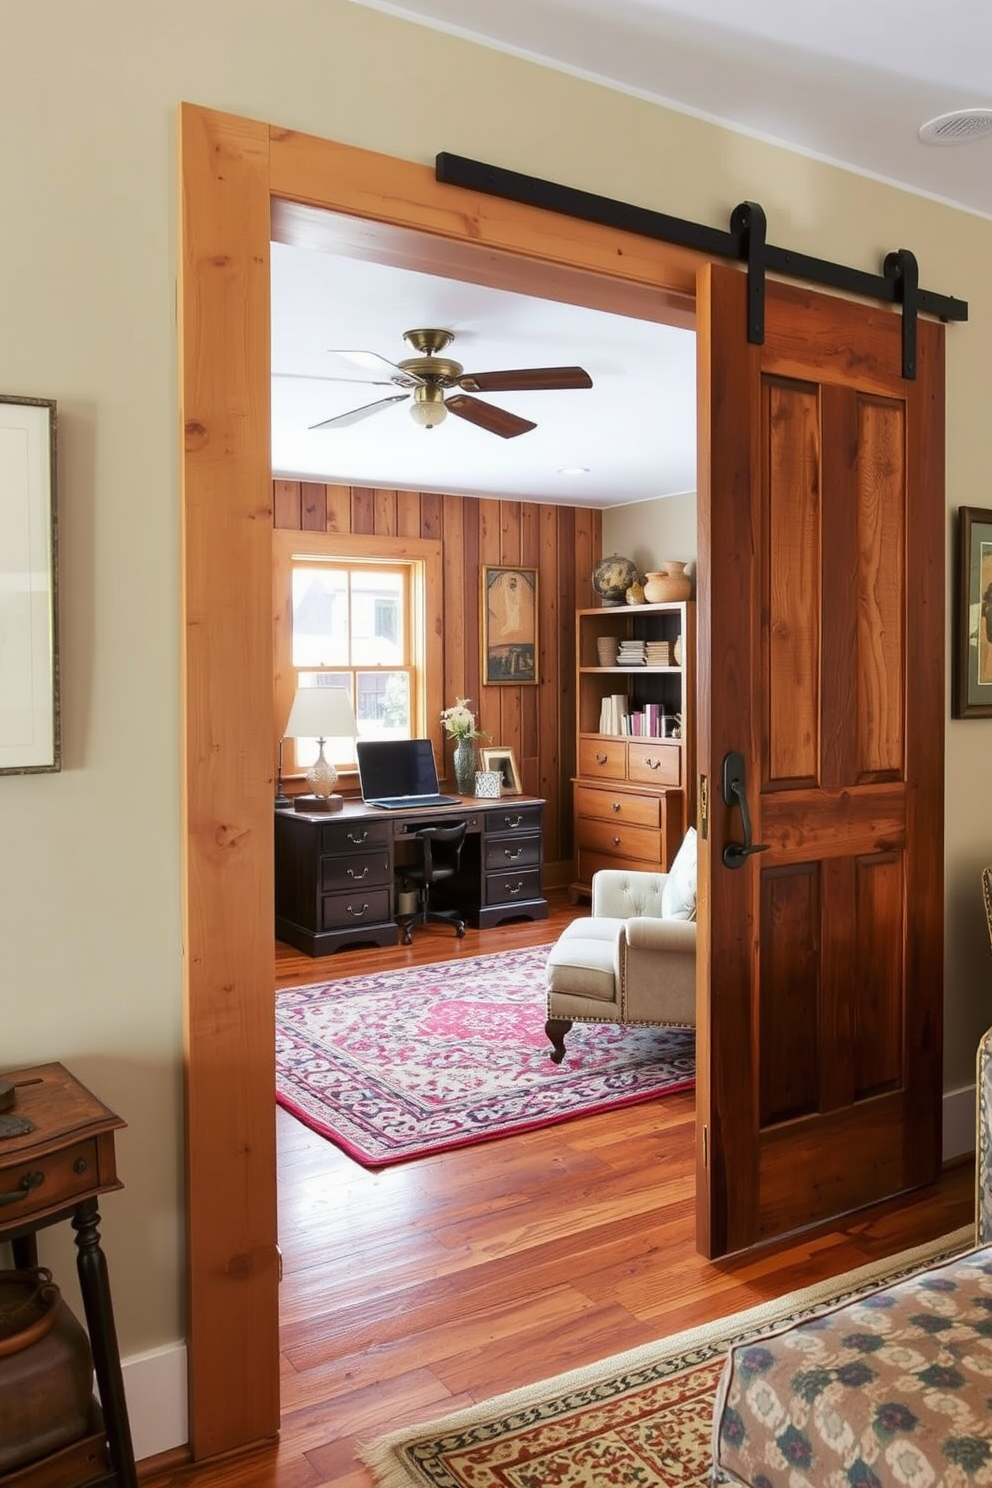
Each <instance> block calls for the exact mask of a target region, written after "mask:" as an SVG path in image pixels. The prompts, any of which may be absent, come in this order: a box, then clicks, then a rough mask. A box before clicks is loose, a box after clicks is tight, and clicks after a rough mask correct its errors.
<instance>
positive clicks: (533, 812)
mask: <svg viewBox="0 0 992 1488" xmlns="http://www.w3.org/2000/svg"><path fill="white" fill-rule="evenodd" d="M484 820H485V824H486V836H487V837H502V836H504V835H505V834H506V833H507V832H538V833H539V832H540V830H541V807H540V806H514V805H512V804H509V803H508V804H507V805H506V806H504V807H501V808H499V809H498V810H496V811H487V812H486V814H485V818H484Z"/></svg>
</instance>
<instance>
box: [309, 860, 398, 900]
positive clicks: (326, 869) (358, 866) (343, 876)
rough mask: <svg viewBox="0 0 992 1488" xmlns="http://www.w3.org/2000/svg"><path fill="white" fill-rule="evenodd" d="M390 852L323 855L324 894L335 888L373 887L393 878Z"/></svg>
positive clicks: (321, 871) (322, 890) (321, 873)
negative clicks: (339, 855) (345, 855)
mask: <svg viewBox="0 0 992 1488" xmlns="http://www.w3.org/2000/svg"><path fill="white" fill-rule="evenodd" d="M391 877H392V875H391V870H390V867H389V853H388V851H387V852H371V853H353V854H352V855H351V856H350V857H343V856H342V857H339V858H331V857H322V858H321V860H320V888H321V892H322V893H324V894H327V893H330V892H331V891H333V890H335V889H355V888H362V889H371V888H374V887H375V886H376V885H378V884H388V883H389V882H390V880H391Z"/></svg>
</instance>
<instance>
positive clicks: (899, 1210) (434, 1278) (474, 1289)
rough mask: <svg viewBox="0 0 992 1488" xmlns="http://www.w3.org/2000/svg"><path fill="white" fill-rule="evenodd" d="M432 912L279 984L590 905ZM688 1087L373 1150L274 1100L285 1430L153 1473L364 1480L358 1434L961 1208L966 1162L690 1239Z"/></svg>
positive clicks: (378, 962) (280, 960)
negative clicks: (910, 1187) (905, 1188)
mask: <svg viewBox="0 0 992 1488" xmlns="http://www.w3.org/2000/svg"><path fill="white" fill-rule="evenodd" d="M551 902H552V912H551V917H550V919H549V920H547V921H545V922H543V923H538V924H533V923H530V922H521V923H520V924H518V925H510V926H503V927H500V928H498V929H494V930H489V931H481V932H480V931H472V930H469V931H468V933H467V935H466V937H465V939H464V940H461V941H458V940H455V939H454V938H453V936H452V935H451V932H450V931H449V930H447V929H446V928H444V927H441V926H430V927H424V928H421V929H420V930H419V931H418V933H417V934H416V935H415V937H414V944H413V945H412V946H410V947H408V948H406V947H396V948H395V949H393V948H390V949H386V950H383V949H372V948H370V949H367V950H365V949H360V948H355V949H352V950H348V951H345V952H341V953H339V954H338V955H336V956H333V957H327V958H323V959H311V958H310V957H308V956H303V955H299V954H297V953H296V952H295V951H293V950H291V948H289V947H287V946H279V947H277V980H278V983H279V985H280V986H294V985H303V984H306V983H312V982H319V981H323V980H332V979H336V978H340V977H344V976H352V975H357V974H359V973H361V972H364V971H368V970H371V969H375V970H382V969H383V968H384V967H387V966H389V967H391V966H403V965H411V964H417V963H422V962H430V961H438V960H442V959H446V958H448V957H452V956H453V957H461V956H471V955H477V954H479V953H480V952H484V951H487V950H497V949H498V950H506V949H511V948H514V947H517V946H526V945H534V944H542V943H545V942H549V941H551V940H553V939H555V937H556V936H557V935H558V934H559V933H560V931H561V929H562V927H563V925H564V924H566V923H567V922H568V921H569V920H570V919H572V918H573V917H574V916H575V915H576V914H581V913H584V912H586V911H585V910H584V909H583V907H581V906H580V907H579V908H575V907H573V906H571V905H569V904H568V903H566V901H565V895H564V892H559V893H557V894H555V895H553V896H552V899H551ZM692 1137H693V1096H692V1093H691V1092H689V1093H684V1094H681V1095H675V1096H670V1097H668V1098H666V1099H665V1100H663V1101H660V1102H658V1103H657V1104H650V1103H649V1104H646V1105H641V1106H634V1107H632V1108H629V1109H627V1110H621V1111H616V1112H612V1113H609V1114H606V1115H602V1116H592V1117H587V1118H581V1119H577V1120H573V1121H569V1122H566V1123H564V1124H562V1125H560V1126H556V1127H548V1128H546V1129H544V1130H542V1131H537V1132H530V1133H525V1134H523V1135H521V1136H515V1137H511V1138H507V1139H504V1140H501V1141H496V1142H491V1143H487V1144H482V1145H481V1146H478V1147H471V1148H466V1149H461V1150H459V1151H455V1152H452V1153H449V1154H446V1155H443V1156H440V1157H435V1158H429V1159H424V1160H420V1161H417V1162H412V1163H407V1164H402V1165H399V1166H397V1167H394V1168H391V1169H386V1170H384V1171H383V1172H380V1173H372V1172H368V1171H366V1170H365V1169H363V1168H361V1167H359V1166H358V1165H357V1164H355V1163H354V1162H352V1161H351V1160H350V1159H348V1158H347V1157H345V1156H344V1155H343V1154H342V1153H340V1152H339V1151H338V1150H337V1148H335V1147H334V1146H333V1145H332V1144H331V1143H330V1142H327V1141H325V1140H323V1139H322V1138H320V1137H318V1136H315V1135H314V1134H313V1133H312V1132H310V1131H308V1130H307V1128H305V1127H303V1126H301V1125H300V1124H299V1123H298V1122H296V1121H295V1120H294V1119H293V1118H292V1117H290V1116H288V1115H286V1113H285V1112H283V1111H281V1110H280V1112H279V1113H278V1143H279V1210H280V1241H281V1246H282V1251H283V1260H284V1279H283V1284H282V1296H281V1344H282V1357H281V1366H282V1388H283V1421H282V1435H281V1440H280V1441H279V1443H278V1444H273V1445H272V1446H270V1447H265V1448H262V1449H260V1450H258V1451H256V1452H254V1453H252V1454H249V1455H248V1456H245V1457H242V1458H237V1459H231V1460H229V1461H227V1462H223V1463H216V1464H209V1465H206V1466H203V1467H199V1468H193V1469H174V1470H172V1471H166V1472H161V1473H158V1474H156V1475H154V1480H155V1481H156V1482H157V1483H161V1484H163V1485H164V1484H165V1483H170V1482H171V1483H180V1482H181V1483H183V1484H190V1483H193V1482H195V1484H196V1485H197V1488H222V1485H229V1488H245V1485H249V1484H252V1485H254V1484H271V1485H276V1488H311V1485H313V1488H316V1485H320V1484H325V1483H326V1484H329V1485H332V1488H368V1485H369V1483H370V1482H371V1477H370V1475H369V1474H368V1473H367V1471H366V1470H365V1469H364V1468H363V1467H362V1466H361V1464H360V1462H359V1461H358V1459H357V1456H356V1443H358V1442H362V1441H369V1440H371V1439H373V1438H374V1437H376V1436H378V1435H381V1434H382V1433H383V1432H385V1431H388V1430H392V1429H393V1428H394V1427H398V1426H402V1425H404V1424H406V1423H409V1422H414V1421H418V1420H430V1419H432V1418H435V1417H437V1416H440V1415H443V1414H446V1413H447V1412H449V1411H451V1410H456V1409H458V1408H460V1407H461V1406H464V1405H468V1404H471V1403H472V1402H474V1401H477V1400H482V1399H485V1398H486V1397H487V1396H491V1395H493V1394H496V1393H498V1392H500V1391H503V1390H508V1389H512V1388H515V1387H516V1386H518V1385H523V1384H528V1383H530V1382H532V1381H534V1380H537V1379H540V1378H543V1377H544V1376H547V1375H551V1374H557V1373H560V1372H561V1371H563V1370H567V1369H571V1368H574V1367H576V1366H579V1365H582V1364H587V1363H590V1362H592V1361H594V1360H596V1359H598V1358H602V1357H603V1356H605V1355H608V1354H612V1353H617V1352H619V1351H620V1350H623V1349H626V1348H631V1347H633V1346H635V1345H637V1344H641V1343H646V1342H648V1341H650V1340H651V1339H654V1338H658V1337H661V1336H664V1335H665V1334H669V1333H673V1332H676V1331H678V1330H680V1329H682V1328H685V1327H691V1326H692V1325H694V1324H696V1323H700V1322H703V1321H705V1320H707V1319H709V1318H712V1317H717V1316H720V1315H721V1314H726V1313H730V1312H734V1311H737V1310H739V1309H741V1308H744V1307H748V1306H751V1305H753V1304H754V1303H757V1302H760V1301H763V1300H765V1299H767V1298H770V1297H774V1296H777V1295H779V1294H781V1293H783V1292H787V1291H790V1290H792V1289H794V1288H796V1287H801V1286H805V1285H808V1284H810V1283H811V1282H814V1281H817V1280H819V1279H821V1278H823V1277H827V1276H831V1275H836V1274H838V1273H839V1272H842V1271H846V1270H848V1269H850V1268H851V1267H854V1266H858V1265H861V1264H863V1263H864V1262H865V1261H868V1260H874V1259H877V1258H878V1257H881V1256H885V1255H889V1254H893V1253H894V1252H896V1251H898V1250H902V1249H905V1248H906V1247H908V1246H911V1245H915V1244H917V1243H919V1242H921V1241H923V1240H927V1239H930V1238H932V1237H936V1236H938V1235H941V1234H944V1233H946V1232H947V1231H949V1230H953V1229H956V1228H957V1227H958V1226H960V1225H963V1224H968V1223H970V1222H971V1220H972V1218H973V1215H974V1193H973V1188H974V1181H973V1170H972V1166H971V1164H969V1163H962V1164H959V1165H957V1166H954V1167H952V1168H950V1169H948V1170H947V1171H946V1172H945V1174H944V1176H943V1178H942V1180H941V1182H940V1183H939V1184H938V1185H937V1186H936V1187H935V1188H933V1189H930V1190H926V1191H923V1192H920V1193H917V1194H914V1195H912V1196H911V1197H910V1198H909V1199H907V1200H905V1201H904V1202H902V1203H899V1204H896V1203H892V1204H887V1205H883V1206H879V1207H878V1208H877V1209H875V1210H872V1211H866V1212H865V1213H863V1214H861V1215H859V1216H858V1218H857V1219H856V1220H854V1221H851V1222H849V1223H847V1224H845V1225H843V1226H841V1227H839V1228H837V1229H835V1230H831V1231H827V1232H823V1233H819V1234H816V1235H810V1236H807V1237H806V1238H804V1239H801V1240H798V1241H796V1242H794V1243H793V1244H791V1245H787V1246H784V1247H781V1248H779V1249H777V1250H774V1251H769V1252H768V1253H765V1254H763V1255H761V1256H753V1255H752V1256H749V1257H746V1258H743V1259H740V1260H737V1261H734V1260H730V1261H721V1262H718V1263H713V1262H710V1261H706V1260H704V1259H703V1258H702V1257H701V1256H699V1255H697V1254H696V1251H695V1249H694V1244H693V1223H694V1217H693V1216H694V1209H693V1205H694V1181H693V1177H694V1175H693V1161H692V1146H693V1142H692Z"/></svg>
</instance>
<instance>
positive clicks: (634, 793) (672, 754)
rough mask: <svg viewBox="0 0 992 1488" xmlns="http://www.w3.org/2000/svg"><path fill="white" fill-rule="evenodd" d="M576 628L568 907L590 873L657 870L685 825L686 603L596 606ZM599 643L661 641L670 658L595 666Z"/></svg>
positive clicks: (690, 766)
mask: <svg viewBox="0 0 992 1488" xmlns="http://www.w3.org/2000/svg"><path fill="white" fill-rule="evenodd" d="M575 624H576V689H575V694H576V733H577V751H578V760H577V771H576V774H575V776H574V777H573V779H572V787H573V792H574V816H575V853H576V875H575V881H574V883H573V884H572V886H571V893H572V901H573V903H574V902H576V901H577V900H578V898H579V897H580V896H583V895H588V893H589V888H590V882H591V879H592V875H593V873H595V872H596V870H597V869H598V868H638V869H646V870H652V869H653V870H655V871H657V870H662V871H664V870H666V869H667V868H668V866H669V864H670V863H671V861H672V858H673V857H674V856H675V853H676V852H677V850H678V846H679V843H680V842H681V841H682V838H683V836H684V834H685V830H686V826H687V825H688V824H689V823H690V822H691V820H692V810H693V806H692V799H693V788H694V761H695V749H694V737H693V727H694V719H693V715H694V700H695V654H696V627H695V604H694V603H693V601H692V600H683V601H680V602H678V603H669V604H644V605H625V606H619V605H617V606H609V605H604V606H601V607H599V608H597V609H589V610H578V611H576V616H575ZM600 641H603V642H604V645H605V646H607V647H608V648H609V649H610V650H611V651H612V649H613V645H614V643H615V645H616V647H617V648H619V646H620V643H621V642H622V641H627V642H631V641H633V642H644V643H645V645H648V644H649V643H657V642H662V643H667V645H668V647H669V655H670V659H669V660H668V661H667V662H666V663H665V664H662V665H656V664H650V665H648V664H645V663H641V662H631V661H628V660H626V659H624V658H621V659H620V660H619V661H618V662H616V663H615V664H612V665H605V666H604V665H603V664H602V663H603V657H602V655H601V652H600V646H599V642H600ZM676 643H677V644H676ZM609 699H614V703H613V705H612V708H611V710H610V713H611V716H607V717H604V702H605V701H606V700H609ZM676 714H678V715H680V718H679V722H678V725H677V726H676V722H675V716H676ZM662 716H663V718H664V722H662Z"/></svg>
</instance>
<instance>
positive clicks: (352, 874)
mask: <svg viewBox="0 0 992 1488" xmlns="http://www.w3.org/2000/svg"><path fill="white" fill-rule="evenodd" d="M368 876H369V865H368V863H366V864H365V867H364V868H363V869H362V871H361V873H356V872H355V870H354V868H349V869H348V877H349V878H353V879H354V880H355V882H356V883H361V881H362V879H363V878H368Z"/></svg>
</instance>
